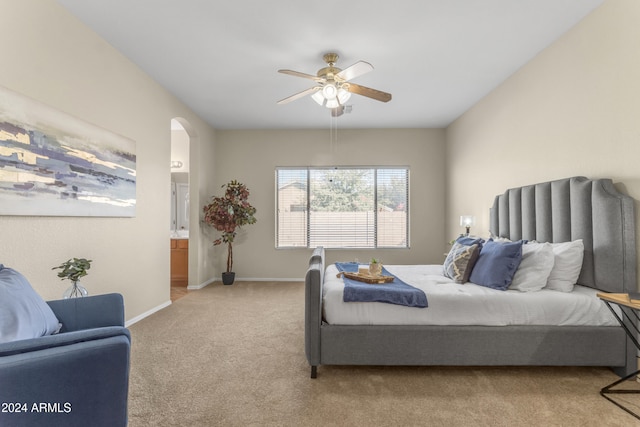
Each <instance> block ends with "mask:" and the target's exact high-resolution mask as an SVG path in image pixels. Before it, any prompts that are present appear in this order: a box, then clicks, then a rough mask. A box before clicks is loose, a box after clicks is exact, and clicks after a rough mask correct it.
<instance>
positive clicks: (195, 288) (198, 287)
mask: <svg viewBox="0 0 640 427" xmlns="http://www.w3.org/2000/svg"><path fill="white" fill-rule="evenodd" d="M215 281H216V280H215V279H209V280H207V281H206V282H204V283H200V284H199V285H189V286H187V289H188V290H190V291H195V290H198V289H202V288H204V287H205V286H209V285H210V284H212V283H213V282H215Z"/></svg>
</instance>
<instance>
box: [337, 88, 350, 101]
mask: <svg viewBox="0 0 640 427" xmlns="http://www.w3.org/2000/svg"><path fill="white" fill-rule="evenodd" d="M349 98H351V92H349V91H348V90H346V89H344V88H342V87H341V88H340V89H338V102H340V104H342V105H344V104H345V102H347V101H348V100H349Z"/></svg>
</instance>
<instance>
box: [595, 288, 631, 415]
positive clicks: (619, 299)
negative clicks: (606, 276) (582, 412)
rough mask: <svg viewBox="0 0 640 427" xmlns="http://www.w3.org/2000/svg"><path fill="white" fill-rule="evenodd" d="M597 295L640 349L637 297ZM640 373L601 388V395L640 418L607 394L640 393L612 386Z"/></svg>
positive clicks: (600, 293) (599, 293)
mask: <svg viewBox="0 0 640 427" xmlns="http://www.w3.org/2000/svg"><path fill="white" fill-rule="evenodd" d="M597 296H598V298H600V299H601V300H602V301H604V303H605V304H606V305H607V307H609V310H611V313H613V315H614V316H615V318H616V319H617V320H618V322H619V323H620V326H622V327H623V328H624V330H625V332H626V333H627V336H628V337H629V339H630V340H631V341H632V342H633V344H634V345H635V346H636V348H637V349H638V351H640V343H639V342H638V335H639V334H640V330H638V322H640V317H639V316H638V312H639V311H640V302H639V301H638V300H635V299H634V300H633V302H632V300H631V299H630V298H629V294H607V293H602V292H598V294H597ZM611 304H615V305H617V306H619V307H620V311H621V312H622V316H620V315H618V313H616V312H615V310H614V309H613V307H611ZM623 316H624V317H626V318H627V320H629V322H628V323H629V325H631V327H632V328H633V329H634V330H635V334H634V333H633V331H632V330H631V329H630V328H629V326H628V325H627V324H625V323H624V320H623V318H622V317H623ZM634 318H635V320H634ZM638 373H640V370H638V371H635V372H633V373H632V374H629V375H627V376H626V377H624V378H620V379H619V380H617V381H616V382H614V383H611V384H609V385H608V386H606V387H604V388H603V389H602V390H600V395H601V396H602V397H604V398H605V399H607V400H608V401H609V402H611V403H613V404H615V405H616V406H618V407H620V408H622V409H624V410H625V411H626V412H628V413H629V414H631V415H633V416H634V417H636V418H637V419H639V420H640V416H639V415H638V414H636V413H635V412H633V411H631V410H630V409H628V408H625V407H624V406H622V405H621V404H620V403H618V402H616V401H614V400H613V399H611V398H610V397H609V396H607V395H608V394H640V390H611V388H612V387H615V386H616V385H618V384H620V383H622V382H624V381H627V380H628V379H630V378H632V377H634V376H636V375H638Z"/></svg>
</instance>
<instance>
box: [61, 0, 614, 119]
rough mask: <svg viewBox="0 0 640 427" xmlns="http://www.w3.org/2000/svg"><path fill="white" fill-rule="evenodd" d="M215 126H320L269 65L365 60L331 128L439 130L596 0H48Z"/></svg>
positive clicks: (296, 84)
mask: <svg viewBox="0 0 640 427" xmlns="http://www.w3.org/2000/svg"><path fill="white" fill-rule="evenodd" d="M57 1H58V3H60V4H61V5H63V6H64V7H66V8H67V9H68V10H69V11H71V13H73V14H74V15H75V16H77V17H78V18H79V19H80V20H81V21H83V22H84V23H85V24H86V25H87V26H89V27H90V28H91V29H93V30H94V31H95V32H96V33H98V34H99V35H100V36H102V37H103V38H104V39H105V40H107V42H109V43H110V44H111V45H112V46H113V47H115V48H116V49H117V50H119V51H120V52H122V53H123V54H124V55H125V56H127V57H128V58H129V59H130V60H131V61H133V62H134V63H136V64H137V65H138V66H139V67H140V68H141V69H142V70H144V71H145V72H146V73H147V74H149V75H150V76H151V77H153V78H154V79H155V80H156V81H158V82H159V83H160V84H161V85H162V86H164V87H165V88H166V89H167V90H169V91H170V92H171V93H173V94H174V95H175V96H176V97H178V98H179V99H181V100H182V101H183V102H184V103H185V104H187V105H188V106H189V107H191V109H193V110H194V111H195V112H196V113H197V114H198V115H199V116H200V117H202V118H203V119H205V120H206V121H207V122H209V123H210V124H211V125H212V126H213V127H215V128H216V129H287V128H325V127H328V126H329V125H330V124H331V119H330V113H329V110H328V109H326V108H324V107H320V106H319V105H317V104H316V103H314V102H313V101H312V100H311V98H310V97H306V98H303V99H299V100H296V101H294V102H291V103H289V104H285V105H276V101H278V100H280V99H282V98H285V97H287V96H289V95H291V94H293V93H296V92H299V91H302V90H304V89H306V88H308V87H310V86H312V85H313V82H312V81H311V80H307V79H303V78H298V77H293V76H289V75H284V74H280V73H278V72H277V70H278V69H281V68H288V69H292V70H296V71H301V72H304V73H308V74H315V73H316V72H317V70H318V69H320V68H322V67H324V66H325V64H324V62H323V61H322V55H323V54H324V53H326V52H337V53H338V54H339V55H340V59H339V61H338V63H337V66H338V67H340V68H343V69H344V68H346V67H347V66H349V65H351V64H353V63H354V62H356V61H358V60H364V61H368V62H370V63H371V64H372V65H373V66H374V67H375V69H374V70H373V71H372V72H370V73H368V74H365V75H363V76H360V77H358V78H356V79H354V80H353V82H354V83H358V84H360V85H364V86H368V87H371V88H375V89H379V90H382V91H385V92H390V93H392V94H393V99H392V100H391V101H390V102H388V103H386V104H385V103H382V102H378V101H374V100H371V99H369V98H365V97H362V96H359V95H353V96H352V97H351V100H350V101H349V102H348V104H350V105H352V112H351V113H350V114H345V115H343V116H342V117H340V118H339V119H338V125H339V126H340V127H341V128H431V127H445V126H447V125H448V124H449V123H451V122H452V121H453V120H455V119H456V118H457V117H459V116H460V115H461V114H462V113H464V112H465V111H466V110H467V109H468V108H469V107H471V106H472V105H473V104H475V103H476V102H477V101H478V100H480V99H481V98H482V97H483V96H484V95H486V94H487V93H489V92H491V91H492V90H493V89H494V88H495V87H496V86H498V85H499V84H500V83H501V82H502V81H504V80H505V79H506V78H507V77H509V76H510V75H511V74H513V73H514V72H515V71H516V70H518V68H520V67H521V66H522V65H524V64H525V63H526V62H528V61H529V60H531V59H532V58H533V57H534V56H535V55H536V54H537V53H539V52H540V51H541V50H543V49H544V48H545V47H547V46H549V45H550V44H552V43H553V42H554V41H555V40H556V39H557V38H558V37H559V36H561V35H562V34H563V33H565V32H566V31H567V30H568V29H569V28H571V27H572V26H574V25H575V24H576V23H577V22H578V21H580V20H581V19H582V18H583V17H585V16H586V15H587V14H588V13H589V12H591V11H592V10H593V9H595V8H596V7H597V6H598V5H600V4H601V3H602V2H603V1H604V0H394V1H376V0H324V1H319V2H311V1H307V0H271V1H267V0H225V1H220V0H179V1H178V0H57Z"/></svg>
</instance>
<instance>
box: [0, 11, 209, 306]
mask: <svg viewBox="0 0 640 427" xmlns="http://www.w3.org/2000/svg"><path fill="white" fill-rule="evenodd" d="M0 10H1V11H2V25H0V52H2V54H1V55H2V66H0V86H3V87H5V88H8V89H10V90H13V91H15V92H18V93H21V94H24V95H26V96H28V97H31V98H33V99H35V100H37V101H39V102H41V103H44V104H46V105H49V106H50V107H53V108H55V109H57V110H60V111H63V112H65V113H67V114H70V115H71V116H74V117H76V118H79V119H81V120H83V121H86V122H89V123H92V124H95V125H97V126H99V127H102V128H104V129H107V130H109V131H112V132H114V133H117V134H120V135H123V136H125V137H127V138H129V139H132V140H134V141H135V142H136V155H137V207H136V217H135V218H80V217H66V218H65V217H59V218H58V217H0V235H2V247H1V249H0V262H1V263H3V264H5V265H7V266H10V267H13V268H16V269H17V270H19V271H21V272H23V273H24V274H25V275H26V276H27V277H28V278H29V280H30V281H31V283H32V284H33V286H34V287H35V288H36V290H37V291H38V292H39V293H40V294H41V295H42V296H43V297H44V298H46V299H54V298H59V297H60V296H61V295H62V292H63V291H64V289H65V288H66V287H67V286H68V282H61V281H60V279H58V278H57V277H56V274H55V273H56V272H55V271H51V267H53V266H56V265H58V264H60V263H61V262H62V261H65V260H66V259H68V258H71V257H74V256H76V257H86V258H91V259H93V261H94V262H93V264H92V268H91V270H90V274H89V275H88V276H87V277H86V278H84V280H83V283H84V285H85V286H86V287H87V288H88V289H89V292H90V293H91V294H100V293H107V292H120V293H122V294H123V295H124V297H125V305H126V316H127V319H132V318H135V317H137V316H140V315H142V314H143V313H146V312H148V311H150V310H153V309H155V308H157V307H159V306H161V305H163V304H166V303H167V302H168V301H169V241H168V239H169V232H168V224H169V200H170V198H169V197H170V195H169V190H168V189H169V183H170V168H169V162H170V140H171V128H170V121H171V119H172V118H174V117H180V118H181V123H183V125H185V127H186V128H187V130H188V131H189V133H190V134H191V135H192V138H191V143H192V150H191V151H192V152H191V155H192V157H191V167H190V169H191V173H192V174H193V173H196V174H197V182H198V183H199V184H201V185H202V186H203V188H202V189H200V190H196V194H195V196H196V197H195V199H196V203H198V204H199V203H200V202H199V199H198V197H199V194H200V191H202V192H207V193H208V192H209V191H211V187H213V186H214V180H213V178H212V177H210V176H207V174H209V175H210V174H212V171H211V167H210V164H211V162H212V159H213V149H212V148H211V147H210V146H211V144H212V142H213V140H214V131H213V129H211V128H210V127H209V126H208V125H206V124H205V123H204V122H203V121H202V120H200V119H199V118H198V117H197V116H196V115H194V114H193V113H192V112H191V111H190V110H188V109H187V108H186V107H185V106H184V105H183V104H182V103H180V102H179V101H178V100H177V99H176V98H174V97H173V96H172V95H170V94H169V93H168V92H167V91H166V90H164V89H163V88H161V87H160V86H159V85H158V84H157V83H155V82H154V81H152V80H151V79H150V78H149V77H148V76H147V75H145V74H144V73H143V72H142V71H141V70H140V69H138V68H137V67H136V66H135V65H133V64H132V63H131V62H130V61H128V60H127V59H126V58H124V57H123V56H122V55H121V54H120V53H118V52H116V51H115V50H114V49H113V48H111V47H110V46H109V45H108V44H107V43H106V42H104V41H103V40H102V39H100V38H99V37H98V36H97V35H96V34H95V33H93V32H91V31H89V30H88V29H87V28H86V27H85V26H84V25H83V24H81V23H80V22H79V21H78V20H76V19H75V18H74V17H73V16H71V15H70V14H69V13H68V12H67V11H66V10H65V9H63V8H62V7H60V6H59V5H58V4H57V3H55V2H53V1H49V0H21V1H14V0H0ZM200 154H202V155H203V156H205V155H206V156H208V157H207V159H208V160H207V161H206V162H204V161H203V160H202V158H203V157H202V156H201V155H200ZM194 159H196V160H195V162H194ZM202 164H206V167H204V168H203V167H202V166H201V165H202ZM200 171H202V173H200ZM192 200H193V197H192ZM195 215H196V218H195V220H196V223H197V212H196V214H195ZM192 220H193V218H192ZM194 239H195V241H194V244H193V246H194V248H195V250H196V251H197V250H198V248H199V247H200V246H201V245H202V239H200V238H199V235H197V233H196V236H195V237H194ZM195 256H196V257H200V256H201V255H200V254H197V253H196V254H195ZM207 268H210V267H209V266H206V265H202V266H196V270H195V271H194V276H195V277H194V278H193V280H194V281H206V280H208V279H209V278H210V277H211V275H212V270H211V269H209V270H207Z"/></svg>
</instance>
